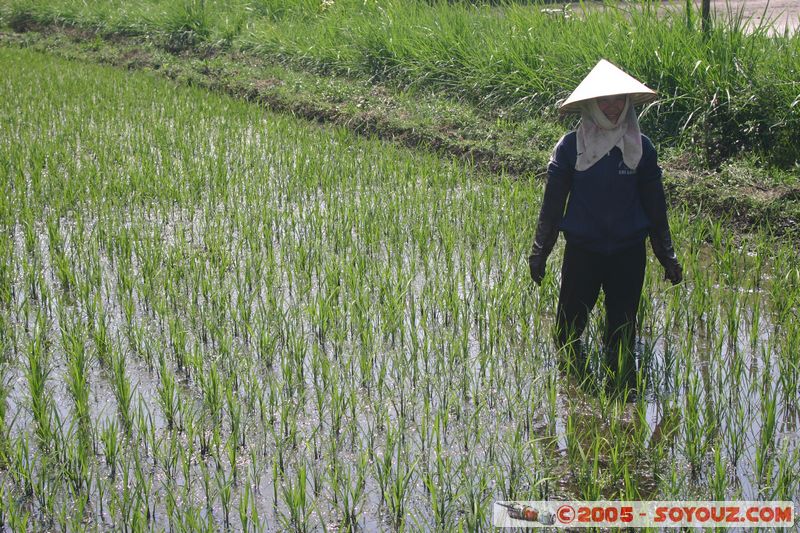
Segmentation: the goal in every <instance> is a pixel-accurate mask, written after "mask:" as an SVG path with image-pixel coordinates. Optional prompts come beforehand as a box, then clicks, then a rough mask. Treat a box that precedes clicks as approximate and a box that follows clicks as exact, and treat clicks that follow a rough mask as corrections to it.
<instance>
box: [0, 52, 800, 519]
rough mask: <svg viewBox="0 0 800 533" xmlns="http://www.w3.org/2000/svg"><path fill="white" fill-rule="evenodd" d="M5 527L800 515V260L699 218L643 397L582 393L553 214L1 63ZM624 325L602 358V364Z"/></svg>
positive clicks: (495, 190) (283, 135)
mask: <svg viewBox="0 0 800 533" xmlns="http://www.w3.org/2000/svg"><path fill="white" fill-rule="evenodd" d="M0 64H2V65H3V67H4V71H5V72H7V73H9V75H8V76H6V77H5V78H4V79H2V80H0V94H2V95H3V98H2V99H0V108H1V109H2V113H0V117H1V118H0V121H2V123H1V124H0V126H1V127H0V151H2V152H3V153H5V154H8V156H7V157H5V158H4V159H2V165H1V166H0V183H2V184H3V185H2V186H3V187H4V188H5V190H4V194H3V195H2V200H0V202H1V203H0V217H2V221H3V223H2V226H0V227H1V228H2V232H0V289H2V292H1V293H0V347H1V348H2V351H1V352H0V479H1V480H2V484H1V485H0V486H1V487H2V488H1V489H0V528H2V529H6V530H10V531H19V530H24V529H32V530H44V529H59V530H65V529H69V530H92V531H93V530H105V529H110V528H113V529H121V530H131V531H138V530H150V529H157V530H160V529H164V530H169V531H197V530H222V529H231V530H241V531H285V530H295V531H306V530H346V531H351V530H358V529H363V530H369V531H372V530H386V531H399V530H436V531H457V530H460V529H461V530H470V531H478V530H487V529H490V528H491V524H490V520H491V509H492V504H493V502H494V501H496V500H514V499H519V500H544V499H588V500H593V499H602V498H607V499H627V500H636V499H642V500H678V499H705V500H725V499H737V500H751V499H752V500H792V501H794V502H795V504H797V503H800V500H798V496H797V495H798V494H799V493H800V445H799V444H800V434H799V433H798V422H799V421H800V420H799V419H798V398H800V320H798V316H797V313H798V311H797V309H798V301H800V268H799V267H798V260H797V255H796V254H797V252H796V250H795V248H794V246H793V245H792V243H785V242H782V241H781V240H780V239H777V238H774V237H770V236H767V235H765V234H759V235H754V236H749V237H741V236H736V235H734V234H732V233H731V232H730V231H729V230H728V229H727V228H726V226H725V224H724V222H723V221H720V220H714V219H710V218H707V217H703V216H702V215H698V214H690V213H688V212H686V211H681V210H677V211H675V212H673V220H672V225H673V229H674V234H675V242H676V247H677V249H678V253H679V254H680V257H681V259H682V261H683V263H684V267H685V278H686V281H685V283H684V284H682V285H680V286H677V287H672V286H670V285H668V284H667V282H665V281H663V280H662V279H661V278H662V273H661V271H660V268H659V267H658V266H657V263H655V262H654V261H651V263H650V265H649V267H648V277H647V280H646V283H645V291H644V298H643V301H642V305H641V310H640V325H641V327H640V335H639V336H640V341H639V345H638V365H639V377H640V382H641V387H642V391H643V393H642V394H641V395H640V397H639V399H638V400H637V401H636V402H631V403H625V402H621V401H619V400H618V399H617V398H614V397H611V396H609V395H608V394H606V392H605V389H604V387H603V383H602V377H601V376H600V375H590V376H589V378H588V379H587V380H585V381H583V382H580V383H578V382H577V380H575V379H574V378H573V377H569V376H565V375H563V374H562V373H561V372H560V370H559V364H558V363H559V355H558V354H556V353H555V350H554V347H553V343H552V341H551V330H552V322H553V318H554V313H555V303H556V299H557V287H558V280H557V279H556V278H557V275H558V274H557V268H556V267H555V265H558V264H560V261H559V260H560V254H561V253H562V247H561V245H559V246H558V247H557V249H556V252H555V253H554V257H552V259H551V262H550V267H549V274H548V276H547V277H546V279H545V283H544V285H543V287H542V289H541V290H538V289H536V290H534V288H533V287H532V286H531V285H530V282H529V279H528V273H527V265H526V263H525V260H524V258H525V257H526V255H527V251H528V248H529V246H530V243H531V239H532V232H533V229H534V227H533V226H534V218H535V214H536V213H538V207H539V203H540V201H541V187H540V185H539V184H538V183H533V182H530V181H527V180H512V179H506V178H504V177H487V176H476V175H475V174H474V172H473V171H472V169H469V168H466V167H465V166H464V164H463V163H454V162H447V161H442V160H440V159H437V158H436V157H434V156H432V155H429V154H423V153H413V152H409V151H406V150H402V149H400V148H397V147H396V146H392V145H390V144H387V143H382V142H379V141H377V140H365V139H359V138H357V137H355V136H353V135H352V134H350V133H348V132H346V131H344V130H341V129H332V128H322V127H319V126H316V125H310V124H307V123H302V122H298V121H296V120H293V119H291V118H290V117H282V116H277V115H272V114H269V113H266V112H265V111H263V110H261V109H259V108H257V107H255V106H251V105H248V104H245V103H242V102H238V101H235V100H232V99H227V98H223V97H221V96H218V95H213V94H209V93H207V92H203V91H200V90H195V89H188V88H181V87H177V86H175V85H170V84H168V83H165V82H163V81H159V80H157V79H155V78H151V77H149V76H147V75H144V74H130V73H123V72H118V71H114V70H111V69H106V68H100V67H96V66H87V65H81V64H77V63H73V64H68V63H66V62H64V61H62V60H57V59H53V58H49V57H47V56H42V55H37V54H34V53H31V52H28V51H24V50H14V51H12V50H0ZM599 320H600V318H599V316H597V315H595V316H594V317H593V321H592V323H591V324H590V327H589V328H588V330H589V331H588V334H587V345H588V346H589V347H591V350H594V351H595V352H596V351H599V349H600V346H599V338H600V337H601V335H600V334H599V332H600V331H602V325H601V324H600V323H599Z"/></svg>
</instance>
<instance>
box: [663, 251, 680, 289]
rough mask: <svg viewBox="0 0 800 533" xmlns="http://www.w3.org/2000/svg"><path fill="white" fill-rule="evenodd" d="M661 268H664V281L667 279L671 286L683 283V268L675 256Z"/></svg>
mask: <svg viewBox="0 0 800 533" xmlns="http://www.w3.org/2000/svg"><path fill="white" fill-rule="evenodd" d="M662 266H663V267H664V279H665V280H667V279H668V280H669V281H670V282H672V284H673V285H677V284H678V283H680V282H681V281H683V268H682V267H681V264H680V263H679V262H678V259H677V258H676V257H675V256H672V257H670V258H668V259H667V260H666V261H664V262H663V265H662Z"/></svg>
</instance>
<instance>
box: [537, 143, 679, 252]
mask: <svg viewBox="0 0 800 533" xmlns="http://www.w3.org/2000/svg"><path fill="white" fill-rule="evenodd" d="M576 159H577V136H576V134H575V132H574V131H573V132H570V133H568V134H566V135H565V136H564V137H562V138H561V140H560V141H559V142H558V144H557V145H556V148H555V150H554V151H553V156H552V158H551V160H550V163H549V164H548V167H547V175H548V178H547V187H546V189H545V201H544V202H543V205H548V206H552V207H551V208H550V209H552V210H553V211H552V213H551V214H550V216H553V217H554V218H555V217H557V218H560V225H559V227H560V229H561V231H563V232H564V236H565V237H566V239H567V240H568V241H570V242H574V243H575V244H577V245H579V246H581V247H583V248H586V249H588V250H591V251H595V252H600V253H605V254H610V253H613V252H616V251H619V250H622V249H625V248H627V247H630V246H633V245H635V244H638V243H640V242H642V241H643V240H644V239H645V237H646V236H647V233H648V230H649V228H650V226H651V224H652V223H653V222H657V223H660V220H661V219H662V217H663V220H666V203H665V201H664V192H663V187H662V185H661V168H660V167H659V166H658V155H657V153H656V149H655V147H654V146H653V143H652V142H651V141H650V139H648V138H647V137H646V136H644V135H642V158H641V160H640V161H639V165H638V166H637V167H636V169H630V168H628V167H627V166H626V165H625V163H624V162H623V160H622V152H621V151H620V149H619V148H617V147H614V148H613V149H612V150H611V151H610V152H609V153H608V154H606V155H605V156H603V157H602V158H601V159H600V160H599V161H597V162H596V163H595V164H594V165H592V166H591V167H590V168H588V169H586V170H583V171H578V170H575V161H576ZM645 189H646V190H648V194H646V195H643V194H641V191H642V190H645ZM653 193H655V197H656V198H655V201H654V200H653V196H654V194H653ZM643 196H646V197H647V198H644V201H643ZM567 197H568V200H567ZM565 203H566V212H564V204H565ZM543 214H544V215H545V216H547V215H546V214H545V213H543ZM648 215H649V216H648ZM652 219H657V220H652Z"/></svg>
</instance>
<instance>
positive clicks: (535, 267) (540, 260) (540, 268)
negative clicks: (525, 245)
mask: <svg viewBox="0 0 800 533" xmlns="http://www.w3.org/2000/svg"><path fill="white" fill-rule="evenodd" d="M546 263H547V258H546V257H544V256H542V255H539V254H531V255H530V256H528V268H529V269H530V271H531V279H532V280H533V282H534V283H535V284H537V285H541V284H542V280H543V279H544V270H545V268H544V267H545V264H546Z"/></svg>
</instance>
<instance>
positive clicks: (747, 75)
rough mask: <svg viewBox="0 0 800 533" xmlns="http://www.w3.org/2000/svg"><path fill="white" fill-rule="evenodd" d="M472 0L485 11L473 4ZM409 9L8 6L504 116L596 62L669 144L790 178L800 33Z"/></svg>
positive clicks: (352, 0)
mask: <svg viewBox="0 0 800 533" xmlns="http://www.w3.org/2000/svg"><path fill="white" fill-rule="evenodd" d="M476 4H477V5H476ZM487 4H489V3H484V2H475V3H472V2H466V1H465V2H444V1H442V2H423V1H406V0H326V1H322V0H182V1H180V2H171V1H170V2H165V1H159V0H150V1H147V2H135V3H131V2H124V1H122V0H115V1H107V0H102V1H98V0H89V1H85V0H84V1H75V0H56V1H52V0H48V1H46V2H45V1H42V0H13V1H9V2H8V3H6V5H5V6H4V7H3V8H2V13H3V15H2V17H3V20H4V21H5V22H6V23H7V24H9V25H10V26H11V27H13V28H16V29H18V30H24V29H30V28H36V27H37V25H41V24H53V23H56V24H66V25H71V26H72V25H74V26H78V27H80V28H84V29H88V30H92V31H97V32H99V33H100V34H102V35H141V36H145V35H146V36H148V38H153V39H156V40H159V41H160V42H162V44H163V45H164V46H165V47H167V48H168V49H170V50H175V51H178V50H185V49H189V48H198V47H200V48H206V49H208V48H211V49H228V48H234V49H237V50H246V51H249V52H254V53H257V54H259V55H261V56H264V57H270V58H280V59H281V60H283V61H285V62H288V63H291V64H294V65H302V66H303V67H304V68H312V69H315V70H317V71H320V72H325V73H336V74H339V75H347V76H355V77H359V78H369V79H370V80H372V81H381V82H386V83H390V84H393V85H396V86H399V87H403V88H412V89H415V90H416V89H420V90H422V89H424V90H433V91H436V92H437V93H439V94H444V95H447V96H449V97H451V98H457V99H461V100H463V101H469V102H472V103H476V104H478V105H480V106H481V107H483V108H485V109H488V110H492V111H495V112H498V111H502V114H503V115H504V117H505V118H506V119H508V118H511V119H513V120H519V119H524V118H525V117H527V116H530V115H541V114H544V115H545V116H546V117H549V118H554V104H555V102H556V101H557V100H558V99H560V98H564V97H566V95H567V94H568V92H569V91H570V90H571V89H572V88H573V87H575V85H576V84H577V83H578V82H579V81H580V79H582V77H583V76H584V75H585V74H586V72H588V70H589V68H591V66H592V65H593V64H594V63H595V62H596V61H597V60H598V59H599V58H601V57H605V58H607V59H609V60H611V61H612V62H615V63H617V64H619V65H622V66H623V67H624V68H625V69H626V70H627V71H629V72H631V73H632V74H633V75H634V76H636V77H638V78H640V79H642V80H645V81H646V82H647V83H648V84H650V85H651V86H652V87H654V88H655V89H657V90H658V91H659V93H660V94H661V96H662V99H661V100H660V101H659V103H658V104H656V105H655V106H654V107H653V108H651V109H649V110H647V112H646V113H645V116H644V121H645V126H646V131H648V132H650V133H651V134H652V135H653V137H655V139H656V140H657V141H658V142H660V143H668V144H673V145H675V144H677V145H679V146H684V147H687V146H690V147H694V148H697V149H698V151H699V153H700V154H701V155H702V156H703V157H704V159H705V160H706V162H707V163H709V164H710V165H711V166H712V167H716V166H717V165H719V164H720V162H722V161H724V160H725V159H727V158H729V157H732V156H737V155H739V154H749V156H750V157H756V158H757V159H759V160H761V161H763V162H764V163H766V164H768V165H774V166H776V167H778V168H783V169H793V168H794V166H795V165H796V164H797V163H798V161H799V160H800V152H798V147H797V143H796V142H795V139H797V138H798V137H800V118H798V116H799V115H798V114H797V113H796V106H797V104H798V95H800V82H798V76H797V73H798V72H800V36H798V35H797V34H793V35H770V34H769V32H768V27H767V25H766V23H764V22H762V23H761V24H760V25H756V27H755V28H751V29H747V22H749V21H746V20H743V18H742V16H741V15H740V14H737V13H729V14H728V15H727V17H724V20H720V21H719V23H718V24H716V25H714V27H713V29H712V30H711V31H710V32H708V34H703V33H702V32H700V31H699V28H697V27H695V26H694V25H695V24H699V21H696V20H694V19H692V18H691V17H689V18H688V26H689V27H688V28H687V17H686V16H685V14H684V13H683V11H682V10H681V9H680V8H681V6H682V5H683V3H682V2H679V3H678V4H677V5H676V6H674V7H669V6H667V7H664V6H662V4H661V3H660V2H650V1H643V2H639V3H623V4H618V3H615V2H608V3H606V4H605V5H604V6H601V7H598V4H592V3H589V4H586V5H582V6H581V7H580V8H579V9H576V10H574V11H572V10H569V9H561V10H559V9H556V10H553V9H542V6H538V5H531V4H529V3H522V4H520V3H514V2H509V3H507V4H505V5H503V6H502V7H496V6H491V5H487Z"/></svg>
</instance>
